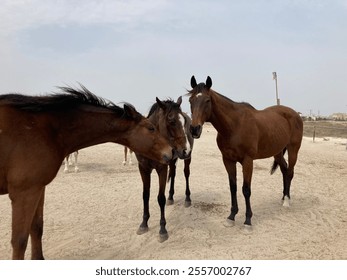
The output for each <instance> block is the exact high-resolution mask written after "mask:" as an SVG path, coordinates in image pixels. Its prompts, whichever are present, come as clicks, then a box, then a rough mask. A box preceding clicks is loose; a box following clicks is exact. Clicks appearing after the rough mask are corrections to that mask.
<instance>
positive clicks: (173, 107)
mask: <svg viewBox="0 0 347 280" xmlns="http://www.w3.org/2000/svg"><path fill="white" fill-rule="evenodd" d="M181 102H182V98H181V97H179V98H178V100H177V102H176V103H175V102H173V101H171V100H167V101H160V100H159V99H158V98H157V102H156V103H154V105H153V106H152V108H151V110H150V112H149V114H148V119H149V120H150V121H151V122H152V123H153V124H154V125H155V126H156V128H157V130H158V131H160V133H161V134H162V135H163V137H165V138H166V139H167V140H168V141H169V143H170V145H171V146H172V147H173V148H174V150H175V152H176V156H175V157H174V159H173V160H172V161H171V162H170V176H169V178H171V187H170V196H169V199H170V200H171V203H173V194H174V180H175V174H176V161H177V157H179V158H180V159H184V160H185V164H184V166H185V167H184V174H185V177H186V205H187V206H188V205H190V190H189V182H188V181H189V180H188V178H189V174H190V169H189V165H190V161H191V159H190V157H191V152H192V148H193V138H192V137H191V136H190V133H189V127H190V124H191V122H190V118H189V117H188V116H187V115H186V114H184V113H183V112H182V111H181V108H180V105H181ZM136 157H137V159H138V164H139V170H140V173H141V178H142V182H143V205H144V208H143V220H142V223H141V225H140V227H139V229H138V231H137V233H138V234H143V233H145V232H147V231H148V219H149V216H150V215H149V195H150V186H151V173H152V171H153V169H155V170H156V172H157V174H158V176H159V193H158V203H159V206H160V212H161V218H160V231H159V241H160V242H163V241H165V240H167V239H168V237H169V236H168V233H167V230H166V227H165V226H166V219H165V204H166V197H165V187H166V180H167V178H168V176H167V174H168V165H167V164H162V163H160V162H157V161H154V160H151V159H149V158H147V157H145V156H143V155H140V154H139V153H136Z"/></svg>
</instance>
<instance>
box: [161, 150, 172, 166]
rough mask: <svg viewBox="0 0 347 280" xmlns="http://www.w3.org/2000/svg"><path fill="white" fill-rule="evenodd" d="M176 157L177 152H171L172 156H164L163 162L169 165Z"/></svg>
mask: <svg viewBox="0 0 347 280" xmlns="http://www.w3.org/2000/svg"><path fill="white" fill-rule="evenodd" d="M174 157H175V150H172V151H171V155H164V156H163V161H164V162H165V164H169V163H170V161H171V160H172V159H173V158H174Z"/></svg>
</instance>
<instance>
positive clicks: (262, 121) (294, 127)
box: [189, 76, 303, 226]
mask: <svg viewBox="0 0 347 280" xmlns="http://www.w3.org/2000/svg"><path fill="white" fill-rule="evenodd" d="M191 86H192V88H193V89H192V90H191V91H190V92H189V94H190V99H189V101H190V105H191V112H192V125H191V131H192V135H193V137H194V138H199V137H200V135H201V132H202V126H203V124H204V122H211V123H212V125H213V126H214V127H215V128H216V130H217V132H218V135H217V144H218V147H219V149H220V151H221V152H222V156H223V162H224V165H225V168H226V170H227V172H228V175H229V184H230V192H231V205H232V206H231V213H230V216H229V217H228V221H229V222H230V224H231V225H232V224H234V221H235V215H236V214H237V212H238V205H237V196H236V192H237V187H236V163H237V162H239V163H241V165H242V171H243V186H242V192H243V195H244V197H245V201H246V221H245V225H249V226H250V225H251V218H252V210H251V203H250V196H251V179H252V172H253V160H255V159H261V158H268V157H271V156H273V157H274V159H275V161H274V164H273V167H272V170H271V173H273V172H274V171H275V170H276V168H277V167H278V165H279V166H280V168H281V171H282V174H283V200H284V204H283V205H284V206H289V199H290V184H291V181H292V179H293V176H294V165H295V163H296V161H297V157H298V152H299V149H300V146H301V140H302V135H303V123H302V119H301V117H300V116H299V115H298V113H297V112H295V111H294V110H292V109H290V108H288V107H285V106H279V105H278V106H272V107H269V108H266V109H264V110H260V111H258V110H256V109H255V108H253V107H252V106H251V105H249V104H248V103H237V102H234V101H232V100H230V99H229V98H227V97H225V96H223V95H221V94H219V93H217V92H215V91H213V90H212V89H211V86H212V80H211V78H210V77H207V80H206V84H204V83H200V84H197V83H196V80H195V78H194V76H193V77H192V78H191ZM286 150H287V151H288V165H287V163H286V161H285V159H284V153H285V151H286Z"/></svg>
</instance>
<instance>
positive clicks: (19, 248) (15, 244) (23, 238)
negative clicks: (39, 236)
mask: <svg viewBox="0 0 347 280" xmlns="http://www.w3.org/2000/svg"><path fill="white" fill-rule="evenodd" d="M28 238H29V235H20V236H14V237H12V239H11V244H12V248H13V255H12V259H14V260H22V259H24V253H25V250H26V248H27V245H28Z"/></svg>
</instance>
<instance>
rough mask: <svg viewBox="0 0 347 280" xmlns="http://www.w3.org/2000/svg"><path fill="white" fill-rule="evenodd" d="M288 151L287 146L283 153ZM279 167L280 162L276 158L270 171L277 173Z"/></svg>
mask: <svg viewBox="0 0 347 280" xmlns="http://www.w3.org/2000/svg"><path fill="white" fill-rule="evenodd" d="M286 151H287V148H284V149H283V155H284V154H285V153H286ZM277 167H278V162H277V161H276V160H274V163H273V164H272V167H271V171H270V173H271V175H272V174H274V173H275V171H276V169H277Z"/></svg>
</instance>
